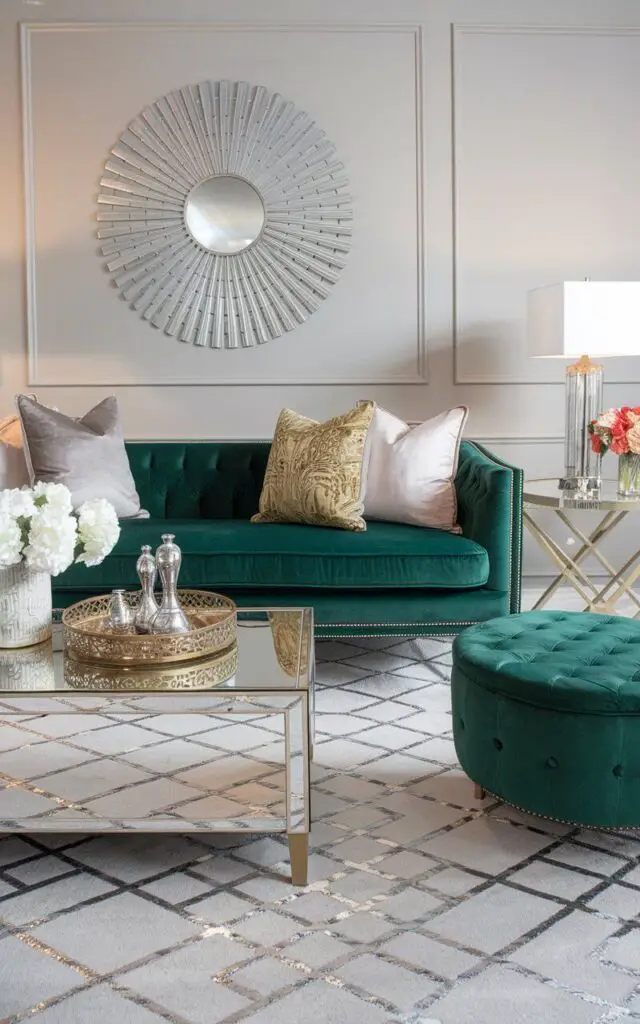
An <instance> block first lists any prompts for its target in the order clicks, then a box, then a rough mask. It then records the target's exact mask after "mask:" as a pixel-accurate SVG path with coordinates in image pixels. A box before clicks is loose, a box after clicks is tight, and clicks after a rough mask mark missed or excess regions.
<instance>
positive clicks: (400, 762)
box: [0, 640, 640, 1024]
mask: <svg viewBox="0 0 640 1024" xmlns="http://www.w3.org/2000/svg"><path fill="white" fill-rule="evenodd" d="M318 659H319V664H318V680H319V686H318V700H317V710H318V716H317V730H318V735H317V743H316V750H315V764H314V771H313V777H314V789H313V804H312V814H313V831H312V840H311V841H312V847H313V853H312V856H311V859H310V879H311V881H310V884H309V885H308V887H307V888H306V889H294V888H293V887H292V886H291V885H290V884H289V881H288V872H289V860H288V850H287V844H286V838H285V837H280V836H273V837H271V836H267V837H262V838H256V837H252V836H244V835H243V836H227V837H223V836H217V837H216V836H211V837H207V836H203V835H202V834H199V835H197V836H194V837H185V836H177V835H173V836H165V837H163V836H120V835H112V836H98V837H93V838H92V837H78V836H48V837H47V836H41V837H36V836H24V835H23V836H20V837H15V836H9V837H6V838H0V1020H1V1021H3V1022H18V1021H23V1020H26V1019H29V1020H31V1019H34V1020H35V1021H37V1022H38V1024H75V1022H78V1024H107V1022H109V1024H111V1022H118V1024H160V1022H161V1021H170V1022H173V1024H216V1022H222V1021H224V1022H227V1024H231V1022H235V1021H248V1022H251V1024H300V1022H303V1021H307V1020H313V1021H317V1022H319V1024H320V1022H322V1024H383V1022H402V1024H437V1022H439V1024H496V1022H505V1024H510V1022H515V1021H517V1022H518V1024H587V1022H596V1021H597V1022H601V1024H605V1022H607V1024H609V1022H613V1021H618V1020H620V1021H625V1022H629V1024H632V1022H634V1021H636V1022H640V841H639V839H638V835H637V834H634V833H631V832H629V833H598V832H590V831H582V830H579V829H575V828H571V827H570V826H563V825H559V824H554V823H553V822H547V821H544V820H541V819H536V818H533V817H529V816H527V815H524V814H522V813H520V812H518V811H515V810H513V809H510V808H508V807H506V806H504V805H502V804H500V803H498V802H497V801H495V800H486V801H484V802H483V803H482V804H481V803H479V802H478V801H476V800H475V799H474V797H473V789H472V786H471V783H470V782H469V781H468V780H467V779H466V778H465V776H464V775H463V774H462V772H461V771H460V769H459V768H458V767H457V765H456V757H455V752H454V748H453V742H452V739H451V717H450V698H449V685H448V680H449V671H450V667H449V666H450V653H449V647H448V646H447V645H446V644H444V643H438V642H436V641H430V640H420V641H405V642H401V643H398V642H396V643H390V641H388V640H385V641H382V640H381V641H373V640H372V641H365V640H362V641H355V640H354V641H350V642H349V643H343V642H326V643H322V644H319V645H318ZM52 721H53V720H52V719H49V720H47V719H42V718H38V719H36V718H29V717H25V718H24V719H23V720H22V721H20V722H19V723H18V724H17V725H16V726H14V730H12V731H11V732H8V731H7V729H6V727H5V728H4V729H2V728H0V772H8V771H9V770H10V769H11V768H13V770H14V771H16V774H18V771H17V769H16V765H20V769H19V771H20V772H21V773H22V777H24V778H30V779H34V778H37V779H38V780H39V782H40V784H41V785H42V788H43V789H46V790H50V789H51V787H52V786H53V784H54V782H53V781H52V779H53V776H54V775H55V777H56V778H55V783H56V785H58V786H59V788H60V790H61V791H64V792H66V793H67V794H68V798H69V799H74V800H87V801H91V800H96V801H97V800H101V801H105V800H106V801H108V800H109V799H113V797H110V796H109V792H110V790H114V789H115V790H119V792H120V794H122V792H125V791H126V793H127V795H128V799H129V800H130V801H132V802H133V803H136V802H137V805H138V806H139V809H140V810H141V812H142V813H144V812H145V808H146V809H147V810H149V809H151V810H152V809H153V808H154V806H159V805H161V803H162V801H163V800H165V801H166V796H165V795H164V793H163V792H161V791H160V789H159V787H160V786H161V785H162V784H161V783H158V782H157V781H154V779H155V776H154V775H153V774H150V773H152V766H154V765H155V766H156V767H157V760H154V758H156V755H160V754H162V755H163V756H165V760H166V764H167V766H168V769H169V771H170V774H171V776H172V777H171V778H170V779H169V780H168V781H167V783H166V785H168V786H170V787H173V790H172V797H173V799H175V787H180V786H187V787H188V786H190V785H192V786H197V784H198V771H199V770H202V769H199V768H198V766H199V765H202V764H204V763H206V762H208V761H210V759H211V758H214V759H215V762H214V763H215V764H217V765H218V768H219V771H220V775H221V778H224V779H225V780H226V781H225V787H226V789H225V791H224V792H223V793H222V795H221V799H226V800H231V801H233V802H234V803H238V802H241V803H247V804H248V805H250V806H252V807H256V806H258V807H259V806H266V807H268V806H273V805H276V804H277V803H278V801H279V800H280V798H281V792H280V787H281V784H282V771H281V767H280V763H279V760H278V755H277V748H278V738H277V737H275V736H274V734H273V732H272V731H269V730H268V729H267V726H266V725H265V726H264V728H263V725H262V724H261V723H260V722H255V721H254V722H253V723H251V725H246V726H241V725H238V726H236V725H229V724H228V721H227V722H225V723H224V724H222V725H221V726H220V727H219V728H217V729H212V728H211V726H210V725H203V723H202V722H200V723H199V725H198V728H199V729H201V732H200V733H198V734H192V733H190V732H188V731H187V732H184V729H185V728H186V729H188V728H189V723H185V722H184V716H183V720H182V723H181V720H180V719H179V716H174V717H173V718H170V717H169V716H167V720H166V721H164V722H163V723H160V722H159V720H158V719H154V720H153V721H152V720H149V719H143V720H141V721H139V722H137V723H136V725H135V726H134V727H133V728H134V732H133V733H132V732H129V733H127V734H123V732H122V730H123V729H125V728H127V729H131V728H132V727H131V725H128V726H126V727H125V726H123V725H122V724H120V723H119V722H118V721H117V719H116V718H115V717H114V718H113V720H111V721H110V720H108V719H107V720H105V719H102V720H100V721H96V722H92V721H87V718H86V716H85V719H84V721H83V722H80V723H79V724H78V723H77V722H76V723H74V722H73V720H72V719H71V718H69V719H66V723H67V725H66V727H65V720H63V719H58V720H57V724H56V725H52V724H51V723H52ZM47 722H48V724H47ZM78 728H79V729H80V731H78ZM16 729H17V730H18V735H17V736H16V733H15V730H16ZM52 729H53V730H55V732H54V733H52V731H51V730H52ZM242 729H245V730H246V729H250V730H253V731H252V732H251V734H250V740H251V741H250V742H249V743H248V744H247V733H246V732H245V733H244V734H242V732H241V731H242ZM43 730H46V731H43ZM74 730H75V731H74ZM82 730H84V732H83V731H82ZM119 739H122V741H123V742H120V743H119ZM248 747H250V748H251V750H248V749H247V748H248ZM125 748H126V752H124V753H120V752H119V751H121V750H125ZM240 751H242V753H240ZM90 757H92V758H93V759H94V761H93V762H91V761H89V760H88V759H89V758H90ZM96 757H97V758H98V759H102V766H101V769H100V770H99V771H98V770H95V768H94V769H92V768H91V767H90V765H91V764H92V763H93V764H94V765H95V764H96V761H95V759H96ZM104 759H106V760H108V762H109V765H108V769H109V770H108V772H106V777H107V778H108V780H109V782H108V783H105V771H104V768H105V764H104ZM256 764H258V765H259V769H258V770H256ZM234 773H235V774H234ZM0 778H1V776H0ZM154 787H155V788H154ZM5 796H7V792H6V791H5Z"/></svg>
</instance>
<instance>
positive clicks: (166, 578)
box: [151, 533, 191, 633]
mask: <svg viewBox="0 0 640 1024" xmlns="http://www.w3.org/2000/svg"><path fill="white" fill-rule="evenodd" d="M173 541H174V535H173V534H172V533H164V534H163V535H162V544H161V545H160V546H159V547H158V548H156V559H155V561H156V566H157V568H158V573H159V574H160V580H161V582H162V603H161V605H160V608H159V609H158V611H157V613H156V615H155V616H154V618H153V621H152V623H151V632H152V633H189V632H190V630H191V626H190V624H189V620H188V618H187V616H186V615H185V613H184V612H183V610H182V608H181V606H180V601H179V600H178V593H177V591H178V574H179V573H180V565H181V563H182V552H181V550H180V548H179V547H178V545H177V544H174V543H173Z"/></svg>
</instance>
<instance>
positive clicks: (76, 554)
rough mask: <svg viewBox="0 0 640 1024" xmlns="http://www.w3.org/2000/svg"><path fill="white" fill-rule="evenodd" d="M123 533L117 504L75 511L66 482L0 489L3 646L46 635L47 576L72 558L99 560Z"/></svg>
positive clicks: (48, 630)
mask: <svg viewBox="0 0 640 1024" xmlns="http://www.w3.org/2000/svg"><path fill="white" fill-rule="evenodd" d="M119 536H120V526H119V524H118V517H117V515H116V513H115V509H114V508H113V505H111V503H110V502H108V501H106V500H105V499H104V498H96V499H94V500H92V501H86V502H85V503H84V504H83V505H81V506H80V507H79V508H78V509H77V510H76V511H74V509H73V506H72V504H71V492H70V491H69V489H68V487H65V486H64V484H53V483H36V484H35V486H34V487H22V488H20V489H18V488H14V489H11V490H4V491H0V647H20V646H23V645H25V644H29V643H39V642H40V641H41V640H43V639H46V637H47V636H49V635H50V633H51V583H50V580H49V577H51V576H57V575H58V574H59V573H61V572H64V571H65V569H68V568H69V566H70V565H72V564H73V563H74V562H84V564H85V565H88V566H91V565H99V564H100V563H101V562H102V561H103V560H104V558H106V556H107V555H108V554H109V552H110V551H111V550H112V549H113V547H114V546H115V543H116V541H117V540H118V537H119Z"/></svg>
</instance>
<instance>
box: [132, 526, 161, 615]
mask: <svg viewBox="0 0 640 1024" xmlns="http://www.w3.org/2000/svg"><path fill="white" fill-rule="evenodd" d="M136 572H137V573H138V579H139V580H140V588H141V595H140V601H139V603H138V607H137V609H136V614H135V618H134V625H135V627H136V633H150V632H151V626H152V624H153V620H154V619H155V617H156V615H157V614H158V602H157V601H156V599H155V594H154V590H155V585H156V578H157V575H158V567H157V566H156V560H155V558H154V556H153V554H152V552H151V545H149V544H143V545H142V549H141V551H140V556H139V558H138V561H137V562H136Z"/></svg>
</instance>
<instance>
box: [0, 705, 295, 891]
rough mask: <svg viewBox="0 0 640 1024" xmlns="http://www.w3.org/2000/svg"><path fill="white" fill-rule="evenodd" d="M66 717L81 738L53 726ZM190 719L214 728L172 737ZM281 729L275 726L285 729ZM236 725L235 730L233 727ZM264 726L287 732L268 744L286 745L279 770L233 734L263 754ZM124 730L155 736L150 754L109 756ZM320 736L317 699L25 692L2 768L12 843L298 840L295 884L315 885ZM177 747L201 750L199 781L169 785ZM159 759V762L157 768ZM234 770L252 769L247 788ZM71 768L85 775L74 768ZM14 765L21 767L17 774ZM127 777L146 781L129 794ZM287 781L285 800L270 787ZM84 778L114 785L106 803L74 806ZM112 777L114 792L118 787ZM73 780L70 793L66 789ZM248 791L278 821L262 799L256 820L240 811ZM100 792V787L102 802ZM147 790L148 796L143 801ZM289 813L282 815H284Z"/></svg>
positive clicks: (176, 777) (194, 777) (8, 712)
mask: <svg viewBox="0 0 640 1024" xmlns="http://www.w3.org/2000/svg"><path fill="white" fill-rule="evenodd" d="M61 715H64V716H65V717H66V716H73V715H81V716H83V721H82V723H81V726H80V727H79V731H77V732H75V731H73V729H72V728H71V729H69V728H68V727H67V726H66V725H65V728H64V729H63V730H59V729H58V728H56V727H54V728H53V729H51V728H50V727H48V724H47V723H48V722H49V720H50V718H51V717H52V716H56V717H58V716H61ZM182 715H189V716H196V715H197V716H200V717H201V718H203V719H207V718H210V719H211V722H210V723H209V722H205V723H204V724H203V725H202V726H200V723H196V724H194V726H193V728H192V729H191V730H190V731H189V732H188V733H186V732H184V731H183V730H182V729H180V728H179V727H178V728H176V727H175V725H174V726H172V727H171V729H170V731H166V728H165V731H163V723H162V719H163V718H166V717H167V716H169V717H170V718H171V719H172V720H173V721H174V723H175V719H176V717H177V716H182ZM25 716H28V717H25ZM89 716H97V717H98V718H99V719H100V726H99V727H97V728H95V727H92V723H91V721H90V718H89ZM115 716H117V718H116V717H115ZM274 716H275V718H274ZM271 718H274V721H273V723H271V721H270V719H271ZM12 719H13V721H12ZM128 719H129V720H130V721H127V720H128ZM227 719H232V723H229V722H227ZM241 719H244V720H245V721H240V720H241ZM247 719H248V720H249V721H247ZM260 720H263V721H264V720H266V721H269V724H270V725H273V726H275V728H273V729H269V726H264V730H265V736H266V739H267V740H269V739H270V738H271V737H273V739H274V740H275V739H276V738H277V735H278V734H279V736H280V746H281V747H282V749H283V758H282V759H281V761H280V759H279V760H278V761H276V760H275V758H274V756H273V752H272V753H271V754H270V755H269V759H268V760H264V759H263V760H261V759H260V754H259V751H260V746H259V745H258V746H257V747H256V748H255V750H254V749H251V748H249V749H245V748H243V747H242V746H239V745H238V744H239V743H241V742H242V733H241V731H240V732H239V733H238V734H237V742H236V737H234V739H233V740H232V741H231V744H230V737H229V729H231V730H233V729H234V728H235V729H236V730H238V729H239V727H240V728H242V727H246V728H247V729H248V730H249V732H250V733H251V742H252V743H253V742H255V740H256V738H257V727H256V725H255V723H256V722H259V721H260ZM209 724H210V728H209ZM165 725H166V723H165ZM39 728H41V729H42V732H39ZM118 728H121V729H123V730H124V733H125V736H126V733H127V730H131V729H135V730H136V731H137V732H139V730H145V731H146V732H147V733H148V736H147V737H144V739H148V740H149V741H150V742H148V743H146V745H142V746H141V747H139V748H134V750H132V749H126V750H125V751H121V752H120V753H114V752H113V751H112V750H110V751H109V752H108V753H106V752H105V750H104V743H101V734H102V733H106V732H112V731H113V730H117V729H118ZM310 728H311V727H310V717H309V699H308V692H307V691H306V690H304V691H286V692H277V691H272V692H265V691H255V690H253V691H242V690H235V689H224V690H219V691H217V692H216V691H194V692H193V693H188V694H187V693H184V692H182V693H179V694H178V693H145V694H131V693H123V694H120V693H105V692H99V693H97V692H95V691H94V692H92V693H77V692H73V691H64V692H60V693H59V694H57V695H56V696H51V697H49V696H47V695H45V694H43V693H34V694H33V695H28V694H27V693H25V692H24V691H23V692H21V693H20V694H19V695H18V694H16V696H15V697H11V696H9V695H8V694H7V693H6V691H5V692H4V693H3V694H2V695H1V696H0V749H4V750H5V752H4V753H3V755H2V757H1V759H0V766H1V767H0V833H13V834H16V833H20V832H27V833H30V834H34V835H35V834H37V833H38V832H48V833H51V832H60V833H67V832H69V833H83V834H88V833H91V834H104V833H114V832H115V833H131V832H148V833H182V834H185V833H186V834H193V835H197V834H198V833H199V832H206V833H211V832H216V833H218V832H221V833H230V832H231V833H254V834H255V833H271V834H274V833H286V835H287V839H288V843H289V853H290V860H291V881H292V883H293V884H294V885H306V884H307V864H308V848H309V828H310V813H309V789H310V780H309V761H310V750H311V735H310ZM3 730H4V732H5V738H3ZM7 730H10V733H11V735H13V742H14V743H15V744H16V745H15V746H14V752H15V753H14V755H13V756H12V750H11V749H8V750H6V747H7V742H9V748H11V742H12V741H11V740H9V741H7V739H6V733H7ZM218 730H220V733H219V737H218V732H217V731H218ZM205 732H206V735H205ZM60 733H62V735H61V734H60ZM96 738H97V743H96ZM114 738H115V737H114ZM199 738H200V739H199ZM218 739H219V742H220V743H222V744H226V747H227V748H230V749H227V750H226V751H225V748H224V747H221V746H217V745H216V741H217V740H218ZM176 741H177V742H179V744H181V745H182V747H184V746H185V745H186V744H189V743H192V744H194V762H195V761H198V760H199V758H203V759H201V760H199V763H197V765H196V767H195V768H193V769H191V772H190V771H189V769H188V768H187V769H181V770H173V771H171V773H170V774H169V773H163V771H162V767H161V763H162V753H163V751H162V748H163V746H166V745H167V744H172V743H175V742H176ZM125 742H126V741H125ZM205 744H206V745H209V746H210V747H211V760H207V759H206V757H203V752H204V746H205ZM108 745H109V743H108V742H107V746H108ZM101 746H102V747H103V749H102V751H101V750H100V747H101ZM269 746H270V747H271V746H273V744H269ZM47 748H50V749H49V751H47ZM62 748H66V751H68V753H67V754H66V756H65V753H66V751H65V750H64V749H62ZM198 748H200V749H198ZM141 751H144V752H145V753H144V754H143V758H142V760H143V762H144V764H143V765H141V762H140V761H138V762H137V764H136V760H135V755H136V754H138V755H139V754H140V752H141ZM154 751H157V755H158V757H157V765H156V767H155V768H154V766H153V753H154ZM196 751H197V753H196ZM30 753H31V756H32V757H31V759H32V760H33V765H32V766H31V767H30V766H29V760H30ZM48 753H49V755H50V757H51V770H50V771H47V770H46V768H47V755H48ZM205 753H206V752H205ZM234 759H235V762H236V766H237V764H238V763H240V778H239V780H237V781H238V785H237V786H236V784H235V783H234V782H233V780H232V779H231V777H230V776H227V777H226V778H225V776H224V773H225V770H231V769H229V768H228V762H229V761H230V760H234ZM69 761H71V762H73V763H72V764H69ZM12 762H13V763H14V764H15V767H13V768H12ZM61 764H62V765H64V767H61ZM74 765H75V766H74ZM17 768H19V769H20V770H19V771H18V770H17ZM9 769H11V774H9V773H8V771H9ZM127 769H128V770H129V772H132V773H136V774H137V776H140V775H141V778H140V777H136V778H135V781H133V782H132V783H131V784H129V785H126V784H125V785H122V784H121V779H122V773H123V770H124V772H125V774H126V771H127ZM283 769H284V792H282V789H281V788H280V790H278V789H277V788H276V787H274V788H273V790H272V791H269V790H268V789H267V786H265V785H264V780H265V779H267V780H268V778H269V776H270V775H273V776H274V777H278V776H281V774H282V772H283ZM74 772H75V774H76V776H77V781H76V782H75V785H79V786H80V787H81V788H82V774H83V772H84V773H85V774H86V773H87V772H90V773H93V776H94V777H95V776H96V775H97V776H99V777H101V778H104V784H103V785H102V791H101V792H100V793H99V795H98V796H96V797H94V796H91V798H87V797H84V798H80V797H76V798H70V797H69V790H68V788H67V789H66V790H65V785H66V787H69V784H70V782H69V776H70V775H71V774H72V773H74ZM110 772H111V773H112V774H113V779H112V780H111V781H113V782H114V785H113V786H111V787H110V785H109V782H110V778H109V775H110ZM142 773H144V774H142ZM63 776H64V777H66V782H65V784H63V785H61V782H60V780H61V778H62V777H63ZM185 777H186V778H185ZM73 785H74V782H73V780H72V782H71V786H73ZM163 787H164V788H165V791H166V792H165V793H164V794H163ZM247 787H248V788H249V790H251V788H252V787H253V789H254V791H255V794H256V795H257V794H260V795H261V796H263V797H264V798H265V799H267V800H271V798H273V804H271V805H270V806H271V807H272V810H271V812H269V811H268V808H267V807H260V806H258V805H257V803H253V804H252V803H251V796H252V795H253V794H251V793H250V794H249V796H248V798H247V799H248V800H249V803H248V804H247V806H246V810H245V809H244V807H241V806H240V804H239V803H234V799H233V794H234V789H237V790H238V793H239V792H240V791H241V790H242V789H244V790H245V791H246V790H247ZM100 788H101V787H100V785H99V784H98V790H100ZM142 789H146V790H147V792H146V793H142V792H141V790H142ZM152 789H153V790H154V792H153V797H152V795H151V790H152ZM182 790H184V792H182ZM63 794H64V795H63ZM165 798H166V802H164V803H163V801H164V800H165ZM145 800H146V802H147V804H148V805H149V806H148V809H147V813H139V814H136V813H134V814H131V812H130V810H128V808H127V804H128V803H129V804H131V803H133V804H134V805H136V804H137V805H138V806H137V808H136V809H140V805H141V803H142V804H144V803H145ZM154 802H155V806H153V807H152V806H151V804H152V803H154ZM278 808H279V810H280V813H277V811H278ZM216 811H218V813H216Z"/></svg>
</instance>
